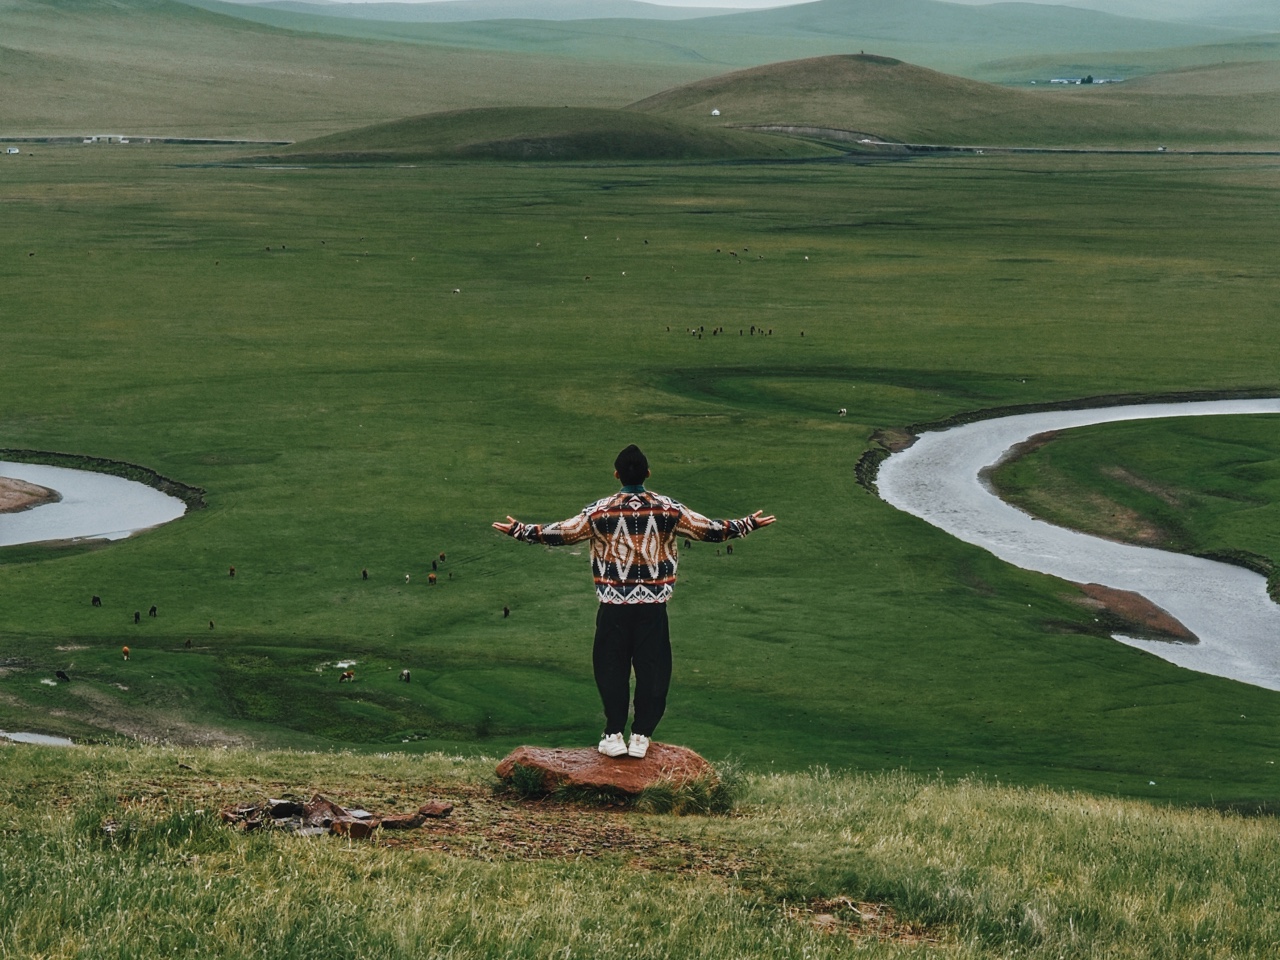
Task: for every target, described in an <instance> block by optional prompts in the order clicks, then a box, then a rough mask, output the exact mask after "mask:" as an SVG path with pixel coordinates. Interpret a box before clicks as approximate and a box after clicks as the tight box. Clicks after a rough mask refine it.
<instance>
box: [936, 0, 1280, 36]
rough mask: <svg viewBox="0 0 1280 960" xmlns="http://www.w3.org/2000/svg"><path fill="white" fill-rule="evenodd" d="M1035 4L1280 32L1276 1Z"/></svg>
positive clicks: (1063, 0) (975, 0)
mask: <svg viewBox="0 0 1280 960" xmlns="http://www.w3.org/2000/svg"><path fill="white" fill-rule="evenodd" d="M955 2H958V3H972V4H987V3H990V2H991V0H955ZM1029 2H1031V3H1049V4H1055V5H1057V4H1061V5H1062V6H1067V7H1083V8H1085V9H1087V10H1101V11H1104V12H1106V13H1114V14H1118V15H1120V16H1122V17H1142V18H1145V19H1147V20H1165V21H1172V22H1188V23H1207V24H1212V25H1214V26H1223V27H1238V28H1242V29H1247V30H1267V31H1272V30H1276V31H1280V4H1276V3H1275V2H1274V0H1029Z"/></svg>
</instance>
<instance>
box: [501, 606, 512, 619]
mask: <svg viewBox="0 0 1280 960" xmlns="http://www.w3.org/2000/svg"><path fill="white" fill-rule="evenodd" d="M509 616H511V608H510V607H503V608H502V619H503V620H505V619H507V617H509Z"/></svg>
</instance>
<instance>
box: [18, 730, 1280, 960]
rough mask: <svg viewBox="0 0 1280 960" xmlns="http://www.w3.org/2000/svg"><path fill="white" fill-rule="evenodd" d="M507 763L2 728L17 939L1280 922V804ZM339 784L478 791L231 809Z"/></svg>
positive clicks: (545, 953) (1224, 945) (475, 956)
mask: <svg viewBox="0 0 1280 960" xmlns="http://www.w3.org/2000/svg"><path fill="white" fill-rule="evenodd" d="M492 764H493V761H492V760H490V761H484V760H463V759H461V758H458V757H447V756H441V755H432V754H428V755H425V756H422V757H412V758H408V757H398V756H394V755H383V756H380V757H357V756H352V755H351V754H329V755H316V754H302V753H292V752H249V751H242V750H208V749H177V750H175V749H158V748H155V747H135V748H132V749H129V748H119V747H114V748H113V747H89V748H83V749H79V750H74V751H62V752H54V751H53V750H52V749H50V748H31V747H12V746H0V812H2V813H0V816H3V820H0V823H3V826H4V830H5V834H4V837H3V839H2V840H0V877H2V878H3V879H4V880H5V883H6V886H5V910H4V912H3V914H0V943H2V944H3V945H4V949H5V952H6V953H8V954H9V955H11V956H14V957H67V956H81V957H106V956H111V957H116V956H121V955H127V956H129V957H131V958H134V960H161V958H166V960H167V958H171V957H174V956H182V957H197V956H198V957H219V958H225V960H250V958H261V957H271V958H286V960H295V958H296V960H306V958H318V957H352V958H354V957H378V958H385V960H421V958H424V957H445V956H447V957H449V958H451V960H493V958H497V957H501V958H528V960H552V958H563V957H565V956H575V957H577V956H585V957H593V958H594V957H634V958H637V960H666V958H675V957H679V958H684V957H699V958H706V960H740V958H744V957H768V958H771V960H773V958H779V960H793V958H794V960H836V958H852V957H857V958H871V960H888V958H899V960H900V958H921V957H928V958H932V960H1008V958H1010V957H1019V958H1026V960H1064V958H1069V960H1088V958H1094V957H1102V956H1105V957H1125V958H1130V960H1170V958H1201V957H1204V958H1208V957H1231V958H1233V960H1270V958H1271V957H1273V956H1274V954H1275V946H1274V945H1275V943H1276V941H1277V939H1278V938H1280V882H1277V879H1276V871H1275V869H1274V865H1275V861H1276V858H1277V857H1278V856H1280V839H1278V837H1277V831H1276V829H1275V823H1274V820H1273V819H1272V818H1270V817H1265V816H1263V817H1242V816H1235V815H1224V814H1220V813H1216V812H1214V811H1208V810H1195V809H1170V808H1168V807H1164V806H1157V805H1154V804H1150V803H1143V802H1140V801H1136V800H1118V799H1115V798H1105V797H1091V796H1084V795H1080V794H1071V793H1053V792H1050V791H1046V790H1030V789H1018V788H1011V787H1008V786H1003V785H999V784H996V783H992V782H981V781H976V780H972V779H970V780H964V781H961V782H958V783H954V784H949V783H945V782H942V781H939V780H938V779H936V778H929V777H925V776H911V775H907V774H903V773H893V774H887V775H875V776H867V775H861V776H859V775H852V774H845V773H831V772H827V771H824V770H819V771H815V772H812V773H809V774H804V775H783V774H776V773H775V774H757V775H752V776H748V777H746V778H744V779H742V780H741V781H740V782H739V784H738V791H737V792H738V796H739V800H740V803H739V806H738V808H737V810H736V812H735V814H734V815H733V816H730V817H725V816H703V815H691V816H671V815H664V814H660V813H652V812H637V811H622V810H620V809H618V807H616V806H614V807H599V806H590V805H588V806H584V805H574V804H566V803H563V802H555V801H546V800H541V801H537V802H525V801H521V800H520V799H519V798H518V797H516V796H514V795H512V794H510V793H503V792H497V793H495V791H494V789H493V786H494V780H493V776H492V770H493V766H492ZM89 785H92V786H89ZM317 791H318V792H321V793H323V794H324V795H325V796H326V797H328V798H330V799H331V800H332V801H334V802H336V803H339V804H341V805H343V806H345V807H347V808H349V809H350V808H356V807H361V808H364V809H366V810H370V811H372V812H375V813H377V814H386V813H391V812H404V811H412V810H414V809H416V808H417V807H418V806H419V805H420V804H422V803H423V802H424V801H426V800H430V799H442V800H445V801H447V802H450V803H452V804H453V805H454V809H453V812H452V814H451V815H450V816H449V817H448V818H447V819H444V820H428V821H427V822H426V824H425V825H424V826H422V827H420V828H418V829H415V830H402V831H398V832H395V833H393V832H391V831H382V832H381V833H379V834H378V835H376V836H375V838H374V839H371V840H364V841H350V840H345V839H343V838H340V837H335V836H313V837H299V836H295V835H293V834H291V833H289V832H288V831H285V830H266V829H264V830H257V831H253V832H245V831H242V830H239V829H235V828H233V827H229V826H227V825H226V824H224V823H222V822H221V821H220V819H219V817H218V812H219V811H220V810H222V809H226V808H228V807H232V806H237V805H242V804H243V805H249V804H261V803H262V802H263V801H264V800H265V799H266V798H267V796H268V795H270V796H272V797H292V798H297V799H299V800H301V801H303V802H305V801H307V800H308V799H310V797H311V796H312V795H313V794H314V793H315V792H317ZM649 809H651V808H649ZM125 944H127V945H128V946H127V948H126V947H124V945H125Z"/></svg>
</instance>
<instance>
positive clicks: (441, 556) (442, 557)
mask: <svg viewBox="0 0 1280 960" xmlns="http://www.w3.org/2000/svg"><path fill="white" fill-rule="evenodd" d="M440 562H441V563H444V552H443V551H441V553H440Z"/></svg>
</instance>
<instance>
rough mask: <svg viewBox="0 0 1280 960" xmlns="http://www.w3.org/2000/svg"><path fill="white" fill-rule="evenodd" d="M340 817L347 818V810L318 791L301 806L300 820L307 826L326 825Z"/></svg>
mask: <svg viewBox="0 0 1280 960" xmlns="http://www.w3.org/2000/svg"><path fill="white" fill-rule="evenodd" d="M341 819H349V818H348V817H347V811H346V810H344V809H343V808H342V807H340V806H338V805H337V804H336V803H334V802H333V801H332V800H330V799H328V798H327V797H322V796H320V794H318V793H317V794H316V795H315V796H314V797H312V798H311V802H310V803H308V804H306V805H305V806H304V807H303V815H302V821H303V823H304V824H305V825H306V826H308V827H327V826H329V824H331V823H333V822H334V821H335V820H341Z"/></svg>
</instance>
